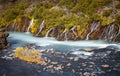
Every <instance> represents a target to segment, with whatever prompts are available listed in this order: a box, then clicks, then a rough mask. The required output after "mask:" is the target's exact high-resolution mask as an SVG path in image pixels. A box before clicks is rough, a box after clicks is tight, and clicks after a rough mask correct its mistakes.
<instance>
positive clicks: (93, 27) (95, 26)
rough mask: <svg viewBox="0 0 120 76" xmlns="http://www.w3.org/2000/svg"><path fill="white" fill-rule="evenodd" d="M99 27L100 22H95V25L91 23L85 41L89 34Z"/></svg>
mask: <svg viewBox="0 0 120 76" xmlns="http://www.w3.org/2000/svg"><path fill="white" fill-rule="evenodd" d="M99 26H100V22H97V23H96V22H93V23H92V24H91V27H90V32H89V33H88V34H87V36H86V40H89V36H90V34H91V33H92V32H93V31H95V30H96V29H97V28H98V27H99Z"/></svg>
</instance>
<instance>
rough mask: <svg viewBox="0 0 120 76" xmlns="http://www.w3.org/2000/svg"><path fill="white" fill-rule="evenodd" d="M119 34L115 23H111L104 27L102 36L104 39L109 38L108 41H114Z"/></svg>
mask: <svg viewBox="0 0 120 76" xmlns="http://www.w3.org/2000/svg"><path fill="white" fill-rule="evenodd" d="M117 34H119V32H118V33H117V31H116V29H115V25H114V24H111V25H109V26H107V27H106V28H104V30H103V33H102V35H101V37H100V38H101V39H104V40H108V41H114V39H115V38H116V36H117Z"/></svg>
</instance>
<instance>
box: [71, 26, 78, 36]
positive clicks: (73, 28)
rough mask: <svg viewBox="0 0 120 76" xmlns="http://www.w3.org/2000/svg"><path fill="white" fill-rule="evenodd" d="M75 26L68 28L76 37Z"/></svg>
mask: <svg viewBox="0 0 120 76" xmlns="http://www.w3.org/2000/svg"><path fill="white" fill-rule="evenodd" d="M75 28H76V26H73V27H72V28H71V29H70V30H71V31H72V32H73V33H74V35H75V36H76V37H78V35H77V33H76V32H75Z"/></svg>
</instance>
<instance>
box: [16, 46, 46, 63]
mask: <svg viewBox="0 0 120 76" xmlns="http://www.w3.org/2000/svg"><path fill="white" fill-rule="evenodd" d="M14 55H15V57H17V58H19V59H21V60H25V61H28V62H33V63H38V64H42V65H44V64H45V62H44V61H42V60H41V59H40V52H39V51H38V50H36V49H29V48H23V47H19V48H16V50H15V52H14Z"/></svg>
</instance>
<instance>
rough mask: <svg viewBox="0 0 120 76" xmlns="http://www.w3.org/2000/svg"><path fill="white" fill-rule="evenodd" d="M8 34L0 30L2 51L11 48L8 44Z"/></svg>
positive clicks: (0, 47)
mask: <svg viewBox="0 0 120 76" xmlns="http://www.w3.org/2000/svg"><path fill="white" fill-rule="evenodd" d="M8 35H9V34H8V32H6V31H5V29H4V28H2V29H0V50H1V49H4V48H7V47H8V46H9V44H8V42H7V37H8Z"/></svg>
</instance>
